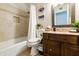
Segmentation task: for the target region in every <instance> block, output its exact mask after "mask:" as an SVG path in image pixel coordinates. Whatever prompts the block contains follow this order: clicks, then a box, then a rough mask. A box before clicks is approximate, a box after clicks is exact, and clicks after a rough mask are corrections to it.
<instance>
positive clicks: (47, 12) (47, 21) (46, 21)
mask: <svg viewBox="0 0 79 59" xmlns="http://www.w3.org/2000/svg"><path fill="white" fill-rule="evenodd" d="M42 7H44V10H43V11H42V12H39V9H40V8H42ZM40 15H44V18H41V19H39V18H38V16H40ZM51 17H52V16H51V4H48V3H45V4H39V5H38V6H37V22H38V23H41V24H42V26H43V28H46V27H47V26H48V25H49V26H52V20H51V19H52V18H51Z"/></svg>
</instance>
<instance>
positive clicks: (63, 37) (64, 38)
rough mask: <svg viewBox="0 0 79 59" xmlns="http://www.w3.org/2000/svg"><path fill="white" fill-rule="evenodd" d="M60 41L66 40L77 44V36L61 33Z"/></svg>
mask: <svg viewBox="0 0 79 59" xmlns="http://www.w3.org/2000/svg"><path fill="white" fill-rule="evenodd" d="M62 41H63V42H67V43H72V44H77V37H75V36H67V35H63V36H62Z"/></svg>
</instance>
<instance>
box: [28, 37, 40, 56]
mask: <svg viewBox="0 0 79 59" xmlns="http://www.w3.org/2000/svg"><path fill="white" fill-rule="evenodd" d="M40 41H41V39H40V38H32V39H29V40H28V46H29V47H31V54H30V55H31V56H35V55H37V54H38V50H37V48H38V45H39V43H40Z"/></svg>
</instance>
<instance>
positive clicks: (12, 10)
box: [0, 3, 29, 42]
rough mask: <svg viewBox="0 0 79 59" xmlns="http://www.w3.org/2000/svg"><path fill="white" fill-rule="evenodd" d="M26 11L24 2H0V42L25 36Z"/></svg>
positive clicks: (26, 25)
mask: <svg viewBox="0 0 79 59" xmlns="http://www.w3.org/2000/svg"><path fill="white" fill-rule="evenodd" d="M26 12H27V9H26V5H25V4H9V3H0V42H3V41H7V40H11V39H15V38H19V37H24V36H27V32H28V18H29V17H28V15H27V13H26ZM17 17H18V18H17ZM14 41H16V40H14Z"/></svg>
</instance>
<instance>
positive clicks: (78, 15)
mask: <svg viewBox="0 0 79 59" xmlns="http://www.w3.org/2000/svg"><path fill="white" fill-rule="evenodd" d="M75 20H77V21H79V4H78V3H76V6H75Z"/></svg>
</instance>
